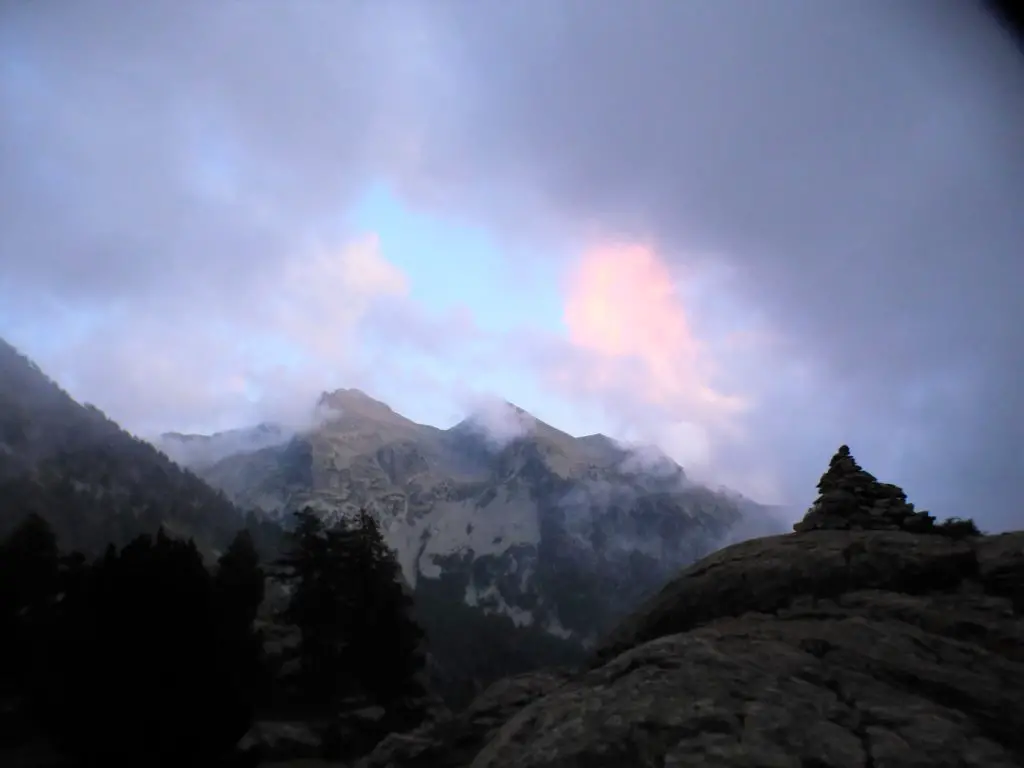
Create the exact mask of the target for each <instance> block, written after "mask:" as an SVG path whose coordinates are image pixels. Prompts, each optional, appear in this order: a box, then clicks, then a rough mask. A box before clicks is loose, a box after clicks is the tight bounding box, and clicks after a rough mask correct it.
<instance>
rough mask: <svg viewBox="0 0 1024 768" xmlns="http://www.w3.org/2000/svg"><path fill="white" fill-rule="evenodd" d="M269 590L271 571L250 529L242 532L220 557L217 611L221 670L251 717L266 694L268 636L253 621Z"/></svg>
mask: <svg viewBox="0 0 1024 768" xmlns="http://www.w3.org/2000/svg"><path fill="white" fill-rule="evenodd" d="M265 589H266V575H265V573H264V571H263V568H262V567H260V558H259V555H258V554H257V552H256V548H255V546H254V544H253V541H252V536H251V535H250V534H249V532H248V531H247V530H245V529H243V530H241V531H239V532H238V533H237V534H236V535H235V538H234V539H233V540H232V542H231V544H230V545H229V546H228V548H227V550H226V551H225V552H224V554H223V555H221V556H220V559H219V560H218V561H217V572H216V574H215V576H214V578H213V602H214V613H215V616H216V621H217V633H218V642H219V644H220V649H221V656H222V658H223V662H222V671H223V672H224V673H225V675H226V676H227V678H228V681H227V685H228V688H229V690H230V691H231V695H232V696H233V697H234V698H235V700H236V701H237V702H238V706H237V707H236V711H237V712H244V713H245V716H246V717H247V718H249V719H251V718H252V717H253V716H254V715H255V707H256V705H257V704H260V703H263V701H265V699H266V695H267V687H268V681H267V680H266V679H265V674H264V672H265V667H264V657H263V636H262V633H261V632H259V631H258V630H256V629H255V627H254V623H255V621H256V615H257V613H258V611H259V608H260V605H261V604H262V602H263V596H264V592H265Z"/></svg>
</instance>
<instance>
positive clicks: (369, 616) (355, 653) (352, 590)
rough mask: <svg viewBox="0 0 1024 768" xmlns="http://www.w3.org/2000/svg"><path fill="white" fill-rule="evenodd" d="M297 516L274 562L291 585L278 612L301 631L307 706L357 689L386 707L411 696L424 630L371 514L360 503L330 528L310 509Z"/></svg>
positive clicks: (416, 688) (417, 689) (318, 706)
mask: <svg viewBox="0 0 1024 768" xmlns="http://www.w3.org/2000/svg"><path fill="white" fill-rule="evenodd" d="M295 517H296V525H295V527H294V530H293V531H292V533H291V544H292V546H291V548H290V549H289V550H288V553H287V554H286V555H285V557H284V558H282V559H281V560H280V561H278V564H279V565H280V566H281V567H282V568H283V569H284V574H283V575H282V576H283V578H284V579H285V580H286V581H287V582H290V584H291V587H292V594H291V599H290V601H289V604H288V607H287V609H286V610H285V612H284V618H285V619H286V620H288V621H290V622H292V623H294V624H295V625H296V626H297V627H298V628H299V631H300V633H301V635H302V639H301V643H300V651H299V656H300V665H301V669H302V678H303V680H302V688H303V692H304V698H305V700H306V704H307V706H309V707H310V708H312V709H314V710H318V711H324V709H325V708H330V707H331V706H332V705H333V704H336V703H337V702H338V701H339V700H340V699H341V698H342V697H344V696H345V695H347V694H349V693H353V692H355V691H357V690H358V691H359V692H361V693H362V694H363V695H365V696H367V697H368V698H370V699H371V700H373V701H375V702H377V703H379V704H381V705H383V706H385V707H386V708H392V709H394V708H396V707H398V706H399V705H400V702H402V701H403V700H411V699H415V698H417V697H418V696H419V695H421V694H422V693H423V688H422V685H421V683H420V682H419V673H420V672H421V670H422V669H423V666H424V663H425V659H424V655H423V653H422V643H423V637H424V634H423V630H422V629H420V627H419V625H418V624H417V623H416V622H415V620H414V619H413V618H412V599H411V598H410V596H409V595H408V594H407V593H406V590H405V587H404V585H403V584H402V582H401V570H400V568H399V565H398V562H397V560H396V558H395V555H394V553H393V552H392V551H391V550H390V549H389V548H388V546H387V544H386V542H385V541H384V538H383V536H382V535H381V532H380V529H379V527H378V526H377V523H376V521H375V520H374V519H373V517H372V516H371V515H370V514H369V513H368V512H366V511H365V510H362V511H361V512H360V513H359V515H358V517H357V518H356V520H355V521H354V522H349V521H342V522H341V523H339V524H338V525H335V526H333V527H331V528H327V527H325V526H324V524H323V522H322V521H321V520H320V519H319V518H318V517H317V516H316V515H315V513H313V512H311V511H310V510H305V511H303V512H300V513H298V514H296V516H295Z"/></svg>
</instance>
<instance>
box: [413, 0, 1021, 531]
mask: <svg viewBox="0 0 1024 768" xmlns="http://www.w3.org/2000/svg"><path fill="white" fill-rule="evenodd" d="M492 10H493V9H490V8H488V9H487V10H486V11H484V10H483V9H481V8H476V7H475V6H470V5H469V4H457V3H454V4H440V5H439V10H438V12H437V17H436V18H437V19H438V20H437V22H436V23H437V24H438V25H439V26H440V27H442V28H443V29H444V32H443V37H444V39H445V40H446V41H447V44H448V46H449V47H448V49H447V50H448V53H449V56H450V57H451V62H452V64H451V66H452V68H453V69H457V70H458V72H459V73H460V75H461V81H460V85H459V92H460V95H461V98H462V100H463V102H464V105H466V104H468V105H469V106H463V109H464V110H465V111H466V112H468V113H470V114H472V115H473V119H472V121H468V120H467V121H465V122H463V123H461V124H460V125H458V126H456V127H455V128H453V126H452V125H451V124H450V123H447V122H446V123H444V124H443V125H442V126H440V127H438V128H437V133H436V134H435V135H433V136H427V137H426V138H425V139H424V140H423V141H422V145H423V146H424V147H428V148H431V149H433V151H434V153H435V158H438V159H435V160H434V163H433V167H436V168H440V169H442V170H441V171H440V172H438V173H437V174H436V175H435V176H434V178H433V182H434V184H435V186H437V187H438V188H440V190H441V191H439V192H438V193H437V198H438V199H443V200H445V205H446V206H447V207H448V208H449V209H451V210H455V209H460V210H472V211H474V212H475V214H476V215H477V216H479V217H481V218H486V219H487V220H488V221H490V222H491V223H492V226H495V227H498V228H499V229H502V230H504V231H507V232H510V234H509V237H514V238H516V239H517V240H518V241H522V240H528V239H529V238H530V237H531V234H532V233H534V232H535V233H536V235H535V237H536V242H537V243H540V242H543V241H544V240H545V239H546V238H550V237H551V232H552V230H556V231H560V232H561V233H562V235H563V236H565V237H569V238H573V237H575V238H580V239H582V238H585V237H586V236H588V235H589V233H590V232H591V231H592V230H593V228H594V226H595V223H596V224H599V226H600V229H602V230H603V231H608V232H615V233H619V236H620V238H621V239H622V240H625V241H626V242H641V243H650V244H651V245H652V247H653V248H654V250H655V252H656V253H659V254H663V255H664V258H665V259H666V260H668V261H669V262H670V263H671V265H672V269H673V271H684V272H688V273H692V272H696V273H702V272H704V271H706V270H711V271H714V270H716V269H720V271H721V273H722V274H723V275H724V277H722V279H721V284H720V285H719V286H718V288H719V291H720V293H719V297H725V296H727V297H728V298H729V300H730V301H729V303H731V304H733V305H739V306H740V307H742V308H743V311H745V312H749V313H750V314H751V315H753V316H756V317H758V318H759V319H760V320H761V321H763V322H762V323H761V324H760V325H758V326H757V327H756V328H755V330H758V331H761V332H764V333H766V334H768V336H769V338H771V339H772V344H771V351H770V352H769V351H768V350H763V351H759V350H756V349H754V350H751V349H749V348H748V349H746V350H745V351H744V353H743V356H744V357H746V358H747V359H746V360H743V361H738V362H737V363H736V364H735V365H734V366H732V367H733V368H734V369H735V370H737V371H739V370H743V369H745V370H746V381H744V382H743V384H744V386H743V387H742V388H741V389H740V390H739V391H742V392H743V394H744V395H746V396H748V397H749V399H750V400H751V402H752V403H755V404H756V405H755V407H752V408H751V409H750V410H749V411H748V412H747V414H746V415H745V416H744V418H743V426H744V431H745V432H746V433H747V434H748V435H750V436H751V438H750V440H749V441H747V442H742V441H736V442H734V443H733V444H731V445H728V446H718V447H717V448H716V452H717V456H716V459H715V460H716V462H717V463H718V464H719V465H720V466H721V467H723V468H725V469H728V470H730V472H731V473H732V474H734V475H740V476H743V475H746V476H749V475H750V474H751V473H753V472H755V471H757V472H759V473H761V474H767V473H766V471H765V469H764V467H765V466H766V465H773V464H774V465H776V468H775V471H774V474H776V475H777V480H776V481H775V482H776V485H778V486H779V488H780V491H781V492H783V493H785V494H786V495H792V494H794V493H801V494H802V495H803V498H805V499H808V497H809V496H810V489H811V488H812V487H813V481H814V479H815V478H816V476H817V474H820V472H821V471H822V465H823V463H824V461H823V457H827V456H828V455H829V454H830V452H831V451H832V450H834V448H835V446H836V445H837V444H838V443H840V442H843V441H847V442H850V443H851V445H853V447H854V449H855V450H856V451H857V452H858V455H859V456H861V458H862V460H863V461H864V463H865V464H866V465H868V466H870V467H872V468H873V470H874V471H875V472H876V473H877V474H879V475H882V476H885V477H887V478H890V479H892V480H894V481H896V482H900V483H902V484H904V485H905V486H906V488H907V490H908V492H909V493H910V494H911V496H912V497H913V498H915V499H917V500H919V501H920V502H921V503H922V504H924V505H926V506H931V507H933V508H935V509H936V510H941V512H942V513H945V514H974V515H978V516H979V517H981V518H982V519H983V520H985V521H986V523H987V524H989V525H993V526H1004V525H1011V524H1016V525H1019V524H1020V522H1021V521H1020V519H1019V515H1015V514H1014V513H1013V512H1012V511H1011V510H1013V509H1015V508H1016V507H1017V506H1019V505H1017V504H1016V502H1015V501H1014V499H1015V498H1016V495H1017V491H1016V489H1015V488H1016V479H1015V478H1016V477H1017V475H1018V474H1019V467H1017V463H1018V462H1017V460H1016V458H1015V456H1016V450H1015V448H1014V446H1015V445H1016V444H1017V443H1018V442H1019V439H1020V437H1021V432H1020V426H1019V425H1020V423H1021V416H1022V414H1024V402H1022V394H1021V389H1020V387H1019V384H1018V383H1017V382H1019V381H1020V377H1021V374H1022V372H1024V359H1022V354H1024V352H1022V350H1024V339H1022V338H1021V334H1022V333H1024V331H1022V329H1024V317H1022V309H1021V304H1020V302H1019V300H1018V299H1017V293H1018V292H1019V290H1020V285H1021V283H1022V280H1024V277H1022V273H1021V268H1020V262H1019V258H1018V255H1017V252H1018V250H1019V247H1018V243H1019V242H1020V241H1021V238H1022V236H1024V207H1022V206H1024V202H1022V201H1024V195H1022V192H1024V190H1022V189H1021V187H1022V184H1024V182H1022V179H1024V155H1022V153H1021V151H1020V147H1019V145H1018V144H1019V143H1017V142H1015V141H1014V140H1013V138H1012V130H1011V129H1010V127H1009V126H1013V125H1017V124H1019V123H1020V121H1021V119H1022V118H1024V95H1022V94H1024V68H1022V67H1021V66H1020V60H1019V52H1018V51H1017V50H1016V49H1015V47H1014V45H1013V43H1012V42H1011V41H1010V40H1009V39H1007V38H1006V37H1005V36H1004V35H1003V33H1002V32H1001V30H999V29H998V28H997V26H996V25H995V24H994V23H992V22H991V21H990V20H988V19H987V18H985V17H984V16H983V14H982V13H981V11H980V10H979V9H977V8H975V7H972V6H969V5H966V4H958V5H954V4H946V3H938V4H930V5H927V6H925V5H921V6H917V5H913V6H898V7H897V6H893V5H892V4H885V3H881V2H864V3H857V4H849V5H844V4H839V3H820V2H803V1H800V0H794V1H793V2H791V3H789V4H788V5H787V9H786V10H785V11H784V12H783V11H781V10H780V9H779V8H777V7H776V6H774V5H772V4H760V5H756V6H751V5H743V7H742V8H741V7H740V6H739V5H734V4H727V3H716V4H712V3H705V2H692V3H669V2H653V3H647V4H644V5H643V6H642V7H636V6H632V5H628V6H627V5H623V4H618V3H614V2H600V1H598V2H590V1H589V0H587V1H586V2H583V1H582V0H581V1H579V2H575V1H573V0H566V1H565V2H554V3H549V4H546V6H545V10H544V11H543V12H541V11H540V10H539V9H538V8H537V7H535V6H534V5H531V4H521V5H516V6H511V7H509V8H506V9H504V10H503V11H502V12H500V13H494V12H492ZM455 147H457V156H456V155H455V154H454V152H455V149H454V148H455ZM442 160H443V161H444V162H442ZM427 162H429V159H428V160H424V163H427ZM445 162H447V163H450V164H451V166H452V168H453V170H452V171H451V174H450V176H449V177H446V175H445V173H444V172H443V169H444V167H445ZM520 193H521V194H520ZM510 199H514V200H516V201H517V203H518V204H515V205H509V204H507V201H509V200H510ZM499 203H503V204H499ZM534 219H535V220H536V221H537V224H536V228H535V229H533V228H532V225H531V221H533V220H534ZM512 230H514V233H513V232H512ZM536 250H537V251H538V252H541V251H542V248H541V247H540V246H539V245H538V247H537V249H536ZM711 303H714V302H711ZM712 314H714V312H712ZM691 316H692V317H693V318H694V322H696V320H697V317H698V310H697V309H694V310H693V312H692V315H691ZM749 346H750V345H748V347H749ZM686 355H687V352H686V350H685V348H684V349H683V350H682V353H681V356H682V358H683V359H685V357H686ZM732 376H733V378H735V377H737V376H738V374H735V373H734V374H732ZM799 489H804V490H803V491H800V490H799ZM808 500H809V499H808Z"/></svg>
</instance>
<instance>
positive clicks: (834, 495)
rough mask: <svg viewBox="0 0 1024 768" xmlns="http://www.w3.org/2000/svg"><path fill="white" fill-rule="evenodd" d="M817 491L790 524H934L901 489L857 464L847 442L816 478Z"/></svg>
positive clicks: (897, 527)
mask: <svg viewBox="0 0 1024 768" xmlns="http://www.w3.org/2000/svg"><path fill="white" fill-rule="evenodd" d="M818 493H819V494H820V495H819V496H818V498H817V500H816V501H815V502H814V504H812V505H811V508H810V509H809V510H807V514H806V515H804V519H803V520H801V521H800V522H799V523H796V524H795V525H794V526H793V530H794V531H796V532H797V533H804V532H806V531H820V530H831V531H869V530H876V531H908V532H911V533H924V532H926V531H929V530H931V529H932V528H933V527H934V526H935V518H934V517H932V516H931V515H929V514H928V513H927V512H916V511H915V510H914V505H913V504H911V503H909V502H908V501H907V495H906V494H905V493H904V492H903V489H902V488H900V487H899V486H897V485H892V484H891V483H880V482H879V481H878V480H877V479H876V478H875V476H874V475H872V474H871V473H870V472H866V471H865V470H864V469H862V468H861V467H860V465H859V464H857V460H856V459H854V458H853V455H852V454H851V453H850V448H849V447H848V446H845V445H843V446H840V447H839V450H838V451H836V454H835V456H833V457H832V461H830V462H829V465H828V470H827V471H826V472H825V474H824V475H822V476H821V480H819V481H818Z"/></svg>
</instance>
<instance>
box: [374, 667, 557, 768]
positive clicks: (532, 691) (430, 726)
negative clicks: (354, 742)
mask: <svg viewBox="0 0 1024 768" xmlns="http://www.w3.org/2000/svg"><path fill="white" fill-rule="evenodd" d="M569 678H570V675H569V673H568V672H564V671H559V670H543V671H539V672H531V673H528V674H525V675H518V676H516V677H511V678H507V679H505V680H499V681H498V682H496V683H494V684H493V685H491V686H489V687H488V688H487V689H486V690H485V691H484V692H483V693H481V694H480V695H479V696H478V697H477V698H476V699H475V700H474V701H473V703H472V704H471V705H470V706H469V707H468V708H466V709H465V710H463V711H462V712H460V713H459V714H458V715H456V716H454V717H449V718H445V719H443V720H439V721H435V722H430V723H427V724H425V725H423V726H422V727H420V728H417V729H416V730H415V731H412V732H410V733H403V734H398V733H394V734H391V735H390V736H388V737H387V738H386V739H384V740H383V741H382V742H381V743H380V744H378V745H377V746H376V748H375V749H374V750H373V752H371V753H370V755H369V756H367V757H366V758H364V759H363V760H362V761H360V762H359V764H358V766H359V768H463V766H467V765H469V763H470V761H472V759H473V757H474V756H475V755H476V754H477V753H478V752H479V751H480V750H481V749H482V748H483V747H484V745H485V744H487V742H488V741H489V740H490V739H491V738H492V737H493V736H494V734H495V733H497V731H498V729H499V728H500V727H501V726H502V725H504V724H505V723H506V722H507V721H508V720H509V719H510V718H511V717H512V716H513V715H515V713H516V712H518V711H520V710H521V709H522V708H523V707H525V706H526V705H527V704H529V703H530V702H533V701H536V700H537V699H540V698H542V697H543V696H545V695H547V694H548V693H550V692H551V691H554V690H557V689H558V688H559V687H561V686H562V685H565V684H566V682H567V681H568V680H569Z"/></svg>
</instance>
